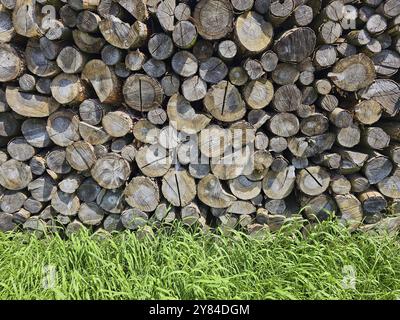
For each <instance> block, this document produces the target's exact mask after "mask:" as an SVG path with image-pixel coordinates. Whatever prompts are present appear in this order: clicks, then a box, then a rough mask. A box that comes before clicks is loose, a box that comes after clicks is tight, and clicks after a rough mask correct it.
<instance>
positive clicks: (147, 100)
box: [122, 74, 163, 112]
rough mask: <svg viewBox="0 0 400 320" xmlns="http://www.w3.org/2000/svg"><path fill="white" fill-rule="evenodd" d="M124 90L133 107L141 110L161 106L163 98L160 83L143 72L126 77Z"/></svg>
mask: <svg viewBox="0 0 400 320" xmlns="http://www.w3.org/2000/svg"><path fill="white" fill-rule="evenodd" d="M122 92H123V94H124V98H125V102H126V103H127V104H128V105H129V106H130V107H131V108H133V109H135V110H138V111H141V112H144V111H150V110H151V109H154V108H156V107H158V106H160V105H161V102H162V99H163V89H162V87H161V85H160V83H159V82H158V81H157V80H155V79H153V78H151V77H149V76H146V75H142V74H135V75H132V76H130V77H129V78H128V79H126V81H125V84H124V87H123V89H122Z"/></svg>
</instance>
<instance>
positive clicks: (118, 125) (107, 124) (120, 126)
mask: <svg viewBox="0 0 400 320" xmlns="http://www.w3.org/2000/svg"><path fill="white" fill-rule="evenodd" d="M101 123H102V125H103V128H104V130H105V131H106V132H107V133H108V134H109V135H110V136H111V137H123V136H125V135H126V134H127V133H128V132H130V131H131V130H132V126H133V121H132V119H131V117H130V116H129V115H128V114H127V113H126V112H124V111H113V112H109V113H107V114H106V115H105V116H104V117H103V119H102V121H101Z"/></svg>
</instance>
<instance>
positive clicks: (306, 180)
mask: <svg viewBox="0 0 400 320" xmlns="http://www.w3.org/2000/svg"><path fill="white" fill-rule="evenodd" d="M296 182H297V186H298V187H299V189H300V190H301V191H302V192H303V193H305V194H307V195H309V196H317V195H319V194H321V193H323V192H325V190H326V189H328V187H329V182H330V176H329V173H328V172H327V171H326V170H325V169H323V168H321V167H319V166H315V167H308V168H305V169H303V170H301V171H300V172H299V174H298V176H297V181H296Z"/></svg>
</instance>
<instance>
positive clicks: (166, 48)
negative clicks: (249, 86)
mask: <svg viewBox="0 0 400 320" xmlns="http://www.w3.org/2000/svg"><path fill="white" fill-rule="evenodd" d="M183 31H185V30H183ZM147 48H148V50H149V52H150V54H151V56H152V57H153V58H154V59H157V60H165V59H168V58H169V57H170V56H171V55H172V53H173V50H174V44H173V43H172V40H171V38H170V37H169V36H168V35H166V34H164V33H156V34H154V35H153V36H152V37H151V38H150V40H149V42H148V44H147Z"/></svg>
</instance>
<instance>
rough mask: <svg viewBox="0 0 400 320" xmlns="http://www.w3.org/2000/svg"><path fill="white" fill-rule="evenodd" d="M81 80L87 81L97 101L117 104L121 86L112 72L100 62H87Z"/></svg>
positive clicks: (95, 60)
mask: <svg viewBox="0 0 400 320" xmlns="http://www.w3.org/2000/svg"><path fill="white" fill-rule="evenodd" d="M82 78H83V79H85V80H86V81H89V82H90V83H91V84H92V86H93V89H94V90H95V92H96V94H97V96H98V98H99V100H100V101H101V102H103V103H117V102H119V101H120V99H121V93H120V90H121V84H120V81H119V80H118V78H117V77H116V75H115V74H114V72H113V71H112V70H111V69H110V68H109V67H108V66H107V65H106V64H105V63H104V62H103V61H101V60H97V59H94V60H91V61H89V62H88V63H87V64H86V65H85V67H84V69H83V71H82Z"/></svg>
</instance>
